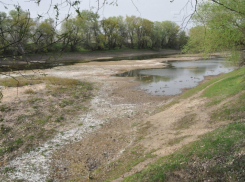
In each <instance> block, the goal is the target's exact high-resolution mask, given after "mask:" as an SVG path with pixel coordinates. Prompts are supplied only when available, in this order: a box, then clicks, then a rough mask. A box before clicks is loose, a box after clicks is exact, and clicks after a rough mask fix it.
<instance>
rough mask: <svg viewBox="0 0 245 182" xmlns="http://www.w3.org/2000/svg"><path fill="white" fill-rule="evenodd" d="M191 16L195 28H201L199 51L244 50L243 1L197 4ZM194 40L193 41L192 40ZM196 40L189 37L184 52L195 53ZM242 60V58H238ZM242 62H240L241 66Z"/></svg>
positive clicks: (213, 1) (223, 0)
mask: <svg viewBox="0 0 245 182" xmlns="http://www.w3.org/2000/svg"><path fill="white" fill-rule="evenodd" d="M195 12H196V13H195V14H194V15H193V16H192V19H193V20H194V22H195V24H196V25H197V26H199V28H200V27H203V29H204V30H203V31H202V32H201V33H202V37H203V38H201V39H200V42H199V43H198V44H199V45H200V49H199V50H202V51H203V52H205V53H210V52H215V51H228V50H233V51H234V52H235V54H237V51H239V50H241V49H244V46H245V39H244V38H245V1H242V0H237V1H229V0H219V1H216V0H212V1H211V2H210V1H205V2H203V3H198V4H197V5H196V11H195ZM194 39H195V40H194ZM197 40H198V39H197V38H195V37H194V36H190V40H189V42H188V46H187V47H186V48H185V50H187V51H189V52H195V49H196V48H195V47H194V44H197ZM240 60H242V57H240ZM243 62H244V60H242V62H241V63H242V64H243Z"/></svg>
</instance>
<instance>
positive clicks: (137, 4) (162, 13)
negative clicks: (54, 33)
mask: <svg viewBox="0 0 245 182" xmlns="http://www.w3.org/2000/svg"><path fill="white" fill-rule="evenodd" d="M1 1H2V2H5V3H8V4H19V5H20V6H21V7H22V9H24V10H29V11H30V12H31V16H32V17H36V16H37V14H44V13H45V12H47V11H48V9H49V5H50V2H51V0H42V1H41V3H40V5H39V6H38V5H37V4H35V3H34V2H33V0H1ZM62 1H63V2H64V0H53V1H52V2H53V5H54V4H57V3H60V2H62ZM73 1H74V0H73ZM100 1H101V2H102V1H103V0H100ZM108 1H112V0H108ZM187 1H188V0H174V2H172V3H171V2H170V0H150V1H149V0H117V4H118V6H116V5H106V6H103V8H101V9H100V10H99V14H100V16H101V18H103V17H105V18H107V17H110V16H119V15H122V16H126V15H135V16H140V17H142V18H146V19H149V20H151V21H165V20H170V21H174V22H176V23H177V24H179V25H180V26H181V25H182V24H183V19H185V18H186V17H188V15H190V14H191V13H192V12H193V5H191V4H190V3H189V4H187V6H186V3H187ZM81 2H82V3H81V4H80V5H79V7H80V10H83V9H92V10H94V11H96V10H97V7H98V5H97V3H96V0H82V1H81ZM7 7H8V9H7V10H6V9H5V8H4V5H3V4H0V11H5V12H6V11H9V10H10V9H12V6H11V5H8V6H7ZM93 7H95V8H94V9H93ZM67 12H68V7H67V6H66V7H63V8H61V9H60V19H61V18H63V17H65V15H66V14H67ZM70 13H73V14H74V16H75V13H74V9H71V11H70ZM49 15H50V16H51V17H54V15H55V12H54V11H53V8H51V10H50V11H49ZM184 25H186V24H184ZM188 27H190V25H188Z"/></svg>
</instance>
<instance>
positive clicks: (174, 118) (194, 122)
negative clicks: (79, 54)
mask: <svg viewBox="0 0 245 182" xmlns="http://www.w3.org/2000/svg"><path fill="white" fill-rule="evenodd" d="M188 59H189V60H190V59H193V60H195V59H198V57H182V58H181V57H179V56H173V57H170V58H161V59H152V60H135V61H128V60H123V61H120V62H115V61H111V62H104V63H101V62H90V63H86V64H76V65H71V66H63V67H56V68H53V69H50V70H43V71H42V72H43V73H44V74H47V75H50V76H58V77H66V78H75V79H80V80H86V81H90V82H94V83H95V85H96V87H97V89H96V90H95V93H94V95H95V97H94V98H93V99H92V101H91V106H90V112H88V114H87V115H85V116H79V118H80V119H79V120H78V121H76V122H75V123H72V124H71V125H70V126H68V128H67V131H66V132H64V133H63V134H62V135H61V134H58V135H57V136H55V137H54V138H53V139H52V140H50V141H48V142H47V143H45V144H43V145H42V146H40V147H39V148H40V150H38V151H34V152H30V153H27V154H24V155H23V156H21V157H19V158H16V159H14V160H13V161H11V162H10V163H9V165H8V166H7V167H9V168H11V167H14V168H15V169H16V171H14V172H12V173H11V174H9V181H11V180H13V179H15V178H19V179H24V180H25V181H46V180H47V179H53V180H55V181H65V180H67V179H76V178H77V177H78V176H81V175H82V176H83V179H84V180H86V179H88V178H89V175H90V172H91V171H93V170H95V169H97V168H98V167H101V166H106V165H107V164H108V163H110V162H112V161H115V160H117V159H119V158H120V156H121V155H122V153H123V151H125V150H126V149H128V148H130V147H132V146H135V145H140V146H143V148H145V149H146V151H145V152H149V151H152V150H155V153H154V154H156V155H157V156H158V157H160V156H164V155H167V154H170V153H172V152H174V151H175V150H177V149H178V148H180V147H181V146H183V145H184V144H187V143H189V142H191V141H194V140H196V139H197V138H198V136H199V135H202V134H204V133H207V132H209V131H212V130H213V129H215V128H216V127H217V126H218V125H220V124H217V125H212V126H211V125H210V124H209V123H208V121H209V115H210V113H211V112H212V110H213V109H215V108H209V109H208V110H206V109H205V107H204V104H205V99H204V98H202V99H200V98H198V95H195V96H193V97H191V98H189V99H187V100H183V101H180V102H179V103H178V104H175V105H174V106H172V107H170V108H169V109H167V110H165V111H163V112H160V113H159V108H161V107H162V106H163V105H165V104H166V103H168V102H169V101H171V100H172V99H174V97H165V96H152V95H149V94H146V93H144V92H143V91H138V90H136V89H135V87H136V86H137V85H138V84H139V83H138V82H136V81H135V80H134V79H133V78H118V77H111V75H113V74H116V73H119V72H124V71H127V70H132V69H138V68H159V67H164V66H165V62H166V61H170V60H188ZM33 87H35V86H33ZM5 92H9V90H8V91H7V90H6V91H5ZM19 94H21V92H20V93H19ZM199 94H200V93H199ZM4 99H6V98H4ZM8 101H9V100H8ZM190 118H192V119H191V120H189V119H190ZM186 120H187V123H189V124H188V125H187V126H186V125H185V124H184V123H186ZM81 122H82V123H83V125H81V126H79V127H78V124H79V123H81ZM149 124H150V125H149ZM145 125H149V127H147V129H146V131H145V136H144V138H143V139H142V140H137V141H136V140H135V139H136V138H138V137H139V135H140V133H139V132H138V131H139V130H140V129H141V128H142V127H144V126H145ZM183 125H184V126H183ZM50 146H55V147H50ZM43 151H45V155H44V153H43ZM154 160H155V159H148V160H146V161H144V162H142V163H139V164H138V165H136V166H135V167H134V168H133V169H132V170H131V171H130V172H128V173H126V174H124V175H123V176H121V178H119V179H118V180H116V181H120V180H122V179H123V177H125V176H128V175H131V174H133V173H135V172H137V171H140V170H142V169H143V167H144V166H145V165H147V164H148V163H151V162H152V161H154ZM80 179H81V178H80ZM98 181H100V179H98Z"/></svg>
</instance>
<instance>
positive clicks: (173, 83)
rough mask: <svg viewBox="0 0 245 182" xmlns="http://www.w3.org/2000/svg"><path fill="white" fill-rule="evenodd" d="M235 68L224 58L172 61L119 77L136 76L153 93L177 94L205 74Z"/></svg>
mask: <svg viewBox="0 0 245 182" xmlns="http://www.w3.org/2000/svg"><path fill="white" fill-rule="evenodd" d="M234 69H235V67H234V66H231V65H228V64H227V62H226V61H224V60H222V59H211V60H199V61H178V62H170V63H169V65H168V66H167V67H165V68H161V69H139V70H132V71H128V72H125V73H122V74H117V75H116V76H118V77H136V78H137V80H139V81H141V82H142V84H141V85H140V86H139V87H138V88H140V89H143V90H144V91H145V92H147V93H150V94H152V95H176V94H180V93H181V92H182V90H183V89H185V88H193V87H195V86H197V85H198V84H199V82H201V81H202V80H204V77H205V76H211V75H219V74H221V73H228V72H230V71H233V70H234Z"/></svg>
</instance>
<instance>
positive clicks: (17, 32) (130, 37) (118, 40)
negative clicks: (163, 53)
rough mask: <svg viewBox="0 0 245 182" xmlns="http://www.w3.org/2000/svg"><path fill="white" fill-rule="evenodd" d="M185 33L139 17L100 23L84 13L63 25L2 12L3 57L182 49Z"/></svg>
mask: <svg viewBox="0 0 245 182" xmlns="http://www.w3.org/2000/svg"><path fill="white" fill-rule="evenodd" d="M187 39H188V37H187V35H186V33H185V31H183V30H181V29H180V27H179V26H178V25H177V24H176V23H174V22H171V21H163V22H152V21H150V20H147V19H144V18H140V17H136V16H126V17H122V16H118V17H109V18H104V19H100V16H99V15H98V14H97V13H94V12H92V11H88V10H84V11H81V12H79V14H78V15H77V16H76V17H68V18H66V20H65V21H63V22H62V23H61V25H57V21H56V20H55V18H54V19H53V18H47V19H44V20H43V19H42V17H41V16H40V17H39V18H36V19H32V18H31V17H30V14H29V12H28V11H24V10H22V9H21V8H20V7H17V8H16V9H15V10H11V11H10V12H9V13H8V14H7V13H5V12H0V55H2V58H3V56H6V55H25V54H32V53H47V52H56V51H65V52H74V51H81V50H84V49H86V50H92V51H94V50H108V49H109V50H111V49H121V48H130V49H135V48H137V49H163V48H172V49H180V48H181V47H182V46H183V45H185V44H186V42H187Z"/></svg>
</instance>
